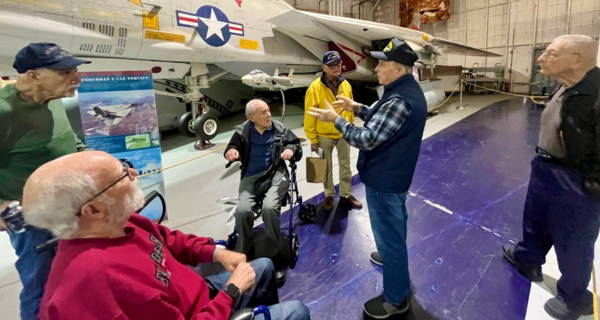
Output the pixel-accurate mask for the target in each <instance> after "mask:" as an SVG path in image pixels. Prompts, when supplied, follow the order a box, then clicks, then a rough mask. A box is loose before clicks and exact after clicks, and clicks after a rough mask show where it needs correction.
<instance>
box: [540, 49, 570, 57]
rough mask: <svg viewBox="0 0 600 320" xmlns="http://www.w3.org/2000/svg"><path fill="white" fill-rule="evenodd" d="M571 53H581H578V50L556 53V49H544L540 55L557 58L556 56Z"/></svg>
mask: <svg viewBox="0 0 600 320" xmlns="http://www.w3.org/2000/svg"><path fill="white" fill-rule="evenodd" d="M569 54H576V55H580V54H579V53H576V52H571V53H556V52H554V51H548V50H544V51H543V52H542V54H541V55H540V57H541V56H547V57H548V58H550V59H556V58H558V57H560V56H565V55H569Z"/></svg>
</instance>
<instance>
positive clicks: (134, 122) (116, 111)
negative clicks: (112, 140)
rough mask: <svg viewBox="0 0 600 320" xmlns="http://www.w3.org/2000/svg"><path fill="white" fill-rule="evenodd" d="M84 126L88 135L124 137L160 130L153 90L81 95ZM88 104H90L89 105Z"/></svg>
mask: <svg viewBox="0 0 600 320" xmlns="http://www.w3.org/2000/svg"><path fill="white" fill-rule="evenodd" d="M79 101H80V104H81V106H80V107H81V108H82V110H85V113H83V114H82V117H81V118H82V126H83V128H84V133H85V135H86V136H94V135H106V136H109V135H110V136H122V135H134V134H138V133H140V132H139V131H140V127H143V128H145V130H146V131H144V133H148V132H154V131H158V123H157V122H156V118H155V117H153V116H152V115H153V114H154V113H155V112H156V107H155V105H154V92H153V91H152V90H138V91H123V92H110V94H108V93H106V92H93V93H81V94H80V95H79ZM86 103H87V105H86Z"/></svg>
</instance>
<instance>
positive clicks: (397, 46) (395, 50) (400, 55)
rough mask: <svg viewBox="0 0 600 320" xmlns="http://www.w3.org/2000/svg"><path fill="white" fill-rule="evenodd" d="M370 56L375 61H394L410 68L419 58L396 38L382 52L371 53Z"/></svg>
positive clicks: (404, 43)
mask: <svg viewBox="0 0 600 320" xmlns="http://www.w3.org/2000/svg"><path fill="white" fill-rule="evenodd" d="M371 56H372V57H373V58H375V59H377V60H384V61H396V62H398V63H401V64H403V65H405V66H409V67H412V66H414V65H415V62H416V61H417V60H419V56H417V54H416V53H415V51H414V50H413V49H412V48H411V47H410V46H409V45H408V44H407V43H406V42H404V41H402V40H399V39H397V38H394V39H392V41H390V43H388V45H387V47H385V49H383V51H372V52H371Z"/></svg>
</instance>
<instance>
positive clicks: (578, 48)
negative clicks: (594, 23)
mask: <svg viewBox="0 0 600 320" xmlns="http://www.w3.org/2000/svg"><path fill="white" fill-rule="evenodd" d="M554 42H556V43H557V44H559V45H560V46H563V47H564V48H565V50H566V51H567V52H570V53H574V54H577V55H579V56H580V57H581V59H582V60H583V61H584V62H585V63H587V64H589V65H592V66H596V60H597V58H598V43H597V42H595V41H594V39H592V38H591V37H589V36H586V35H581V34H567V35H564V36H560V37H558V38H556V39H555V40H554Z"/></svg>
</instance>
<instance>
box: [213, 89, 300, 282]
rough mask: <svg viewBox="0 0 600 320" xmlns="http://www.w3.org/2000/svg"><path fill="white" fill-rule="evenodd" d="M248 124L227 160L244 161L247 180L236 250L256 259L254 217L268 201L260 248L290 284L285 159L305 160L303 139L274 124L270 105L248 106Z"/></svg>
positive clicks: (237, 133)
mask: <svg viewBox="0 0 600 320" xmlns="http://www.w3.org/2000/svg"><path fill="white" fill-rule="evenodd" d="M246 117H247V118H248V121H246V122H244V123H243V124H241V125H240V126H238V127H237V129H236V131H235V133H234V134H233V137H231V141H229V144H228V145H227V148H226V149H225V158H226V159H227V161H230V162H232V161H236V160H240V161H241V162H242V181H241V182H240V187H239V193H240V196H239V198H240V199H239V202H238V205H237V209H236V213H235V228H236V230H237V232H238V234H239V237H238V241H237V247H236V251H238V252H241V253H244V254H246V255H247V256H249V259H251V258H254V256H255V248H254V238H253V231H252V228H253V227H254V213H253V211H252V208H253V207H254V206H255V205H256V203H257V202H261V201H262V210H261V215H262V218H263V221H264V222H265V233H266V243H265V248H260V249H261V250H260V251H261V252H262V253H263V255H264V256H266V257H269V258H271V259H272V260H273V262H274V264H275V268H276V277H277V280H278V283H279V284H282V283H283V282H285V279H286V273H285V266H286V265H285V261H284V259H283V256H282V255H281V252H280V250H279V238H280V220H279V216H280V215H281V203H282V201H283V200H284V198H285V196H286V194H287V190H288V188H289V186H290V179H289V172H288V170H287V167H286V164H285V160H292V159H293V160H294V161H299V160H300V159H301V158H302V147H301V146H300V139H299V138H298V137H297V136H296V135H295V134H294V133H293V132H292V131H291V130H289V129H288V128H286V127H285V126H284V125H283V123H281V122H279V121H273V120H272V119H271V111H270V110H269V106H268V105H267V104H266V103H265V102H264V101H262V100H258V99H255V100H251V101H250V102H248V104H247V105H246Z"/></svg>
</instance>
